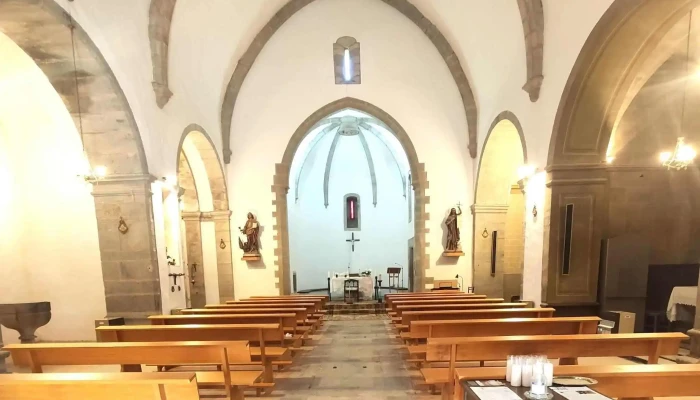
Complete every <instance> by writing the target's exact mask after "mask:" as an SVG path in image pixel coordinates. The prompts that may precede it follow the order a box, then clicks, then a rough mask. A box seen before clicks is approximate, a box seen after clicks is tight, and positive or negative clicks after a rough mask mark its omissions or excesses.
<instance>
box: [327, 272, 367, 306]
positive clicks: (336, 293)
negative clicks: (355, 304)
mask: <svg viewBox="0 0 700 400" xmlns="http://www.w3.org/2000/svg"><path fill="white" fill-rule="evenodd" d="M348 279H356V280H357V281H358V284H359V286H360V301H367V300H372V297H373V296H374V281H373V279H372V277H371V276H356V277H347V278H346V277H344V276H338V277H337V278H336V277H335V276H334V277H332V278H331V298H332V299H333V300H335V301H342V300H343V298H344V293H343V291H344V289H345V281H346V280H348Z"/></svg>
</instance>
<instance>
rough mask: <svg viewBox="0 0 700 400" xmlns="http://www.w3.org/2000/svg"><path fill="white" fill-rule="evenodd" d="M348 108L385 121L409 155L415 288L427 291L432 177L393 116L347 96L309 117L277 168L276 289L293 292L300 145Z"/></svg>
mask: <svg viewBox="0 0 700 400" xmlns="http://www.w3.org/2000/svg"><path fill="white" fill-rule="evenodd" d="M348 108H351V109H355V110H358V111H362V112H365V113H367V114H370V115H372V116H374V117H376V118H377V119H379V120H380V121H382V122H383V123H384V124H385V125H386V126H388V127H389V129H390V130H391V132H393V133H394V135H395V136H396V138H397V139H398V141H399V143H401V146H402V147H403V149H404V151H405V152H406V156H407V157H408V162H409V165H410V167H411V176H412V180H413V189H414V192H415V203H414V205H413V206H414V216H415V217H414V220H413V224H414V231H415V247H414V263H415V266H416V268H415V269H414V271H415V272H414V273H415V275H416V276H415V286H416V287H417V288H418V289H417V290H416V291H423V290H425V286H426V285H428V284H432V282H433V278H429V277H426V273H425V272H426V270H427V269H428V268H430V260H429V257H428V254H427V252H426V248H427V243H426V233H427V231H428V229H427V228H426V225H427V222H428V220H429V214H428V213H427V212H426V205H427V204H428V203H429V202H430V198H429V197H428V196H426V189H427V188H428V175H427V173H426V171H425V165H424V164H422V163H420V162H419V160H418V154H417V152H416V149H415V147H414V146H413V143H412V142H411V139H410V137H409V136H408V133H407V132H406V131H405V130H404V128H403V127H402V126H401V125H400V124H399V123H398V121H396V120H395V119H394V118H393V117H392V116H391V115H389V114H388V113H386V112H385V111H384V110H382V109H380V108H379V107H377V106H375V105H373V104H371V103H368V102H366V101H362V100H359V99H356V98H352V97H345V98H342V99H339V100H336V101H334V102H332V103H329V104H327V105H325V106H323V107H321V108H320V109H318V110H317V111H315V112H314V113H313V114H311V115H310V116H309V117H308V118H306V120H304V122H302V124H301V125H300V126H299V127H298V128H297V130H296V131H295V132H294V134H293V135H292V137H291V138H290V139H289V144H287V148H286V149H285V151H284V155H283V156H282V162H280V163H279V164H276V165H275V175H274V178H273V185H272V192H273V193H274V200H273V201H272V205H273V206H274V207H275V208H276V211H275V212H274V213H273V218H274V219H275V221H276V222H275V226H274V227H273V229H275V231H276V232H277V234H276V236H275V237H274V239H276V240H277V248H276V249H275V256H276V257H277V259H276V260H275V265H276V266H277V272H276V274H275V276H276V277H277V278H278V283H277V284H276V287H277V288H278V289H279V291H280V294H289V293H291V280H290V279H291V278H290V272H289V271H290V265H289V226H288V218H287V192H288V190H289V174H290V170H291V166H292V160H293V159H294V155H295V153H296V151H297V148H298V147H299V144H300V143H301V141H302V140H303V139H304V137H305V136H306V135H307V134H308V133H309V132H310V131H311V129H312V127H313V126H314V125H315V124H316V123H318V122H319V121H320V120H322V119H323V118H325V117H327V116H328V115H330V114H333V113H334V112H337V111H341V110H344V109H348Z"/></svg>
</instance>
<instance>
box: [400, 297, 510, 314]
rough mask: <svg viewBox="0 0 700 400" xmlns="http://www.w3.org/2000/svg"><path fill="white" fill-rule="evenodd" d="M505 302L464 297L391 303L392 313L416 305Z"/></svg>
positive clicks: (403, 300)
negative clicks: (399, 307)
mask: <svg viewBox="0 0 700 400" xmlns="http://www.w3.org/2000/svg"><path fill="white" fill-rule="evenodd" d="M503 302H504V300H503V299H501V298H486V297H476V298H475V297H462V296H451V297H450V298H449V299H433V298H430V299H416V298H413V299H401V300H394V301H392V302H391V309H392V311H396V308H397V307H398V306H406V305H414V304H425V305H429V304H436V305H440V304H469V303H503Z"/></svg>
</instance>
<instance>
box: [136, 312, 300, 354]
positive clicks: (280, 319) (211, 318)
mask: <svg viewBox="0 0 700 400" xmlns="http://www.w3.org/2000/svg"><path fill="white" fill-rule="evenodd" d="M148 320H149V321H151V325H192V324H194V325H197V324H203V325H226V324H280V325H282V327H283V328H284V332H285V334H291V335H292V339H293V340H294V344H293V347H300V346H301V345H302V344H303V343H302V342H303V341H304V340H306V339H308V336H309V329H307V328H309V327H308V326H297V318H296V314H294V313H282V314H280V313H274V314H215V315H196V314H193V315H151V316H150V317H148Z"/></svg>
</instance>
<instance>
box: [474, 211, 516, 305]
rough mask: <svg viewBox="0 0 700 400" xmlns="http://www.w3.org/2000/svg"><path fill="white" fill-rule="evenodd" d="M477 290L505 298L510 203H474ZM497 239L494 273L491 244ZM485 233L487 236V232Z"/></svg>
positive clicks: (475, 277) (475, 279)
mask: <svg viewBox="0 0 700 400" xmlns="http://www.w3.org/2000/svg"><path fill="white" fill-rule="evenodd" d="M472 212H473V213H474V276H473V284H472V285H473V286H474V290H475V291H476V292H478V293H480V294H485V295H488V296H489V297H503V272H504V267H505V264H504V256H505V252H504V249H505V229H506V219H507V218H506V217H507V212H508V204H474V206H472ZM494 231H496V232H498V236H497V239H496V271H495V273H491V249H492V248H491V243H492V240H493V239H492V238H493V232H494ZM484 232H485V233H484Z"/></svg>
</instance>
